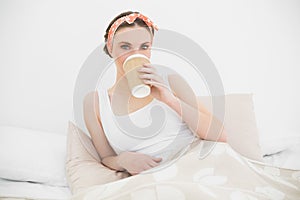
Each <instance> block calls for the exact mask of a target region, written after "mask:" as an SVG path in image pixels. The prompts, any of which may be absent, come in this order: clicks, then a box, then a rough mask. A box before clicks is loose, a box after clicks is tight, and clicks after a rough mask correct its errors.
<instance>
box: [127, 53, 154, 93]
mask: <svg viewBox="0 0 300 200" xmlns="http://www.w3.org/2000/svg"><path fill="white" fill-rule="evenodd" d="M146 63H150V60H149V59H148V58H147V57H146V56H144V55H142V54H133V55H131V56H129V57H127V58H126V60H125V61H124V63H123V69H124V71H125V74H126V78H127V81H128V86H129V89H130V90H131V94H132V95H133V96H134V97H136V98H143V97H146V96H148V95H149V94H150V92H151V88H150V86H149V85H146V84H145V83H144V82H143V81H142V80H141V79H140V78H139V72H138V71H137V70H138V69H140V68H141V67H142V66H143V64H146Z"/></svg>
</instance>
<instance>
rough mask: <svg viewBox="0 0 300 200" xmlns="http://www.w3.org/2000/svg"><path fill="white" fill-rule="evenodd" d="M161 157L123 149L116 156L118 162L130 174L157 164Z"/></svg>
mask: <svg viewBox="0 0 300 200" xmlns="http://www.w3.org/2000/svg"><path fill="white" fill-rule="evenodd" d="M161 161H162V158H155V157H152V156H149V155H146V154H143V153H138V152H130V151H125V152H122V153H120V155H119V156H118V163H119V165H120V166H121V167H123V168H124V169H126V170H127V172H129V173H130V174H131V175H136V174H139V173H141V172H142V171H145V170H148V169H150V168H153V167H156V166H158V165H159V162H161Z"/></svg>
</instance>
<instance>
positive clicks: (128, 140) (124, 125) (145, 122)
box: [98, 76, 196, 163]
mask: <svg viewBox="0 0 300 200" xmlns="http://www.w3.org/2000/svg"><path fill="white" fill-rule="evenodd" d="M164 79H165V80H166V82H167V84H169V83H168V79H167V78H166V76H165V77H164ZM98 96H99V106H100V117H101V123H102V127H103V130H104V133H105V135H106V138H107V140H108V142H109V144H110V145H111V147H112V148H113V149H114V151H115V152H116V153H117V154H120V153H121V152H123V151H132V152H140V153H144V154H147V155H150V156H154V157H161V158H162V159H163V160H162V161H161V162H160V163H164V162H167V161H169V160H171V159H173V158H174V155H178V153H180V152H182V151H183V150H184V149H186V148H187V147H188V146H189V144H191V143H192V142H193V141H194V140H195V139H196V137H195V136H194V134H193V133H192V132H191V130H190V129H189V128H188V126H187V124H186V123H185V122H184V121H183V120H182V119H181V117H180V116H179V115H178V114H177V113H176V112H175V111H174V110H173V109H171V108H170V107H169V106H168V105H166V104H165V103H163V102H161V101H159V100H157V99H155V98H153V100H152V101H151V102H150V103H149V104H147V105H146V106H144V107H143V108H141V109H139V110H137V111H134V112H132V113H129V115H122V116H118V115H114V113H113V111H112V108H111V103H110V99H109V95H108V92H107V90H106V89H103V88H98ZM151 112H152V116H151Z"/></svg>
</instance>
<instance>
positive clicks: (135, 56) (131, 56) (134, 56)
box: [123, 53, 150, 66]
mask: <svg viewBox="0 0 300 200" xmlns="http://www.w3.org/2000/svg"><path fill="white" fill-rule="evenodd" d="M141 57H142V58H146V59H147V60H148V61H150V60H149V58H148V57H147V56H145V55H143V54H140V53H136V54H133V55H130V56H128V57H127V58H126V59H125V61H124V63H123V66H124V65H125V64H126V62H127V61H128V60H129V59H132V58H141Z"/></svg>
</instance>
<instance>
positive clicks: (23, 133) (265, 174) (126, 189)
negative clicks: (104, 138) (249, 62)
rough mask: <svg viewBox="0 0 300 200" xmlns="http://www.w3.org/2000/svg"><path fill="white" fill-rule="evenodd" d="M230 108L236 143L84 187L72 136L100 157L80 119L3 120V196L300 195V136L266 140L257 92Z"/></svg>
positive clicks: (200, 145)
mask: <svg viewBox="0 0 300 200" xmlns="http://www.w3.org/2000/svg"><path fill="white" fill-rule="evenodd" d="M202 100H203V102H204V103H207V99H205V98H203V99H202ZM208 107H209V106H208ZM226 110H227V111H228V112H226V115H225V122H224V123H225V124H226V125H227V126H226V127H227V128H228V129H230V132H231V133H233V134H232V135H230V136H229V138H228V143H219V142H211V141H204V140H196V141H195V142H194V143H193V144H192V145H191V146H189V147H188V148H187V149H186V150H185V151H183V152H181V154H178V155H175V156H174V158H173V159H172V160H170V162H167V163H165V164H163V165H160V166H158V167H157V168H153V169H151V170H149V171H145V172H144V173H142V174H139V175H135V176H130V177H125V178H121V179H118V180H117V179H115V180H114V179H110V181H108V182H107V183H106V182H105V181H102V183H101V184H100V183H98V184H91V185H89V186H86V187H84V188H83V187H82V188H80V190H76V192H74V190H73V191H72V182H73V180H67V179H66V177H68V174H67V173H66V171H67V172H69V171H68V170H66V168H70V166H74V163H72V162H67V166H66V161H68V159H69V158H68V155H70V154H69V153H68V152H67V151H69V150H70V148H69V146H68V144H67V141H68V140H67V138H69V140H70V137H69V135H70V134H73V135H74V137H75V139H77V143H76V142H74V141H73V142H72V144H73V147H74V148H76V149H78V148H79V146H80V145H82V148H83V150H86V152H88V153H89V155H91V160H92V161H93V163H95V164H97V165H99V166H100V163H99V158H96V157H97V153H95V149H93V148H94V147H93V145H92V142H91V139H90V138H89V137H88V134H87V133H85V132H84V131H83V130H81V129H80V127H77V126H76V123H75V122H70V121H69V128H68V131H67V132H68V133H67V134H58V133H52V132H45V131H41V130H32V129H28V128H21V127H12V126H0V199H45V200H46V199H74V200H79V199H87V200H88V199H201V198H202V199H299V198H300V161H299V159H298V158H299V155H300V148H299V146H300V145H299V144H300V136H299V134H298V133H286V134H285V137H283V138H280V137H277V138H275V137H274V138H260V137H259V134H258V129H257V127H256V123H255V121H256V120H255V116H254V111H253V102H252V95H251V94H239V95H237V94H233V95H227V96H226ZM237 122H239V123H237ZM78 136H79V137H78ZM76 137H77V138H76ZM15 138H18V140H16V139H15ZM83 138H85V140H83ZM75 157H78V156H76V155H75ZM91 160H83V161H82V162H83V163H84V162H85V161H88V162H89V163H86V164H87V165H86V166H88V165H90V163H91ZM73 172H74V173H76V170H75V171H74V170H73ZM91 174H92V173H91ZM75 179H78V177H75Z"/></svg>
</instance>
